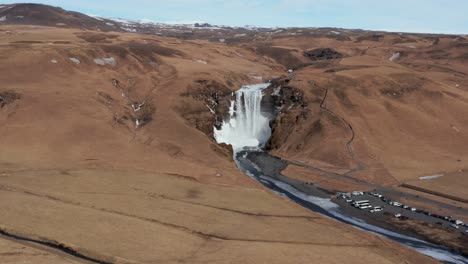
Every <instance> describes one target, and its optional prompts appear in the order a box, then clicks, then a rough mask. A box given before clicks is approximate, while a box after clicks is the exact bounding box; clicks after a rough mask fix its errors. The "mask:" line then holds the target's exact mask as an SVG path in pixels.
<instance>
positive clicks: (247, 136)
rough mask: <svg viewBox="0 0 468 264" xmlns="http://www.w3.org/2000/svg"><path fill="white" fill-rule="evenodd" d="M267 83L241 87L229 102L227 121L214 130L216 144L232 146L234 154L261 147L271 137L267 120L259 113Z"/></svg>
mask: <svg viewBox="0 0 468 264" xmlns="http://www.w3.org/2000/svg"><path fill="white" fill-rule="evenodd" d="M268 86H270V84H269V83H262V84H255V85H247V86H243V87H242V88H241V89H239V90H238V91H237V92H236V98H235V101H231V107H230V109H229V114H230V117H229V120H228V121H224V122H223V125H222V127H221V129H220V130H217V129H216V128H215V129H214V136H215V139H216V141H217V142H218V143H225V144H229V145H232V148H233V149H234V152H238V151H240V150H242V149H243V148H244V147H263V146H264V145H265V143H266V142H267V141H268V139H269V138H270V136H271V129H270V126H269V120H268V118H267V117H265V116H264V115H263V114H262V112H261V102H262V97H263V92H262V90H263V89H265V88H267V87H268Z"/></svg>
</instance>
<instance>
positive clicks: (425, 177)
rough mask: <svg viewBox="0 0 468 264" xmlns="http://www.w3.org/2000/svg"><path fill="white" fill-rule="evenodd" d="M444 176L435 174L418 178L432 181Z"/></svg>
mask: <svg viewBox="0 0 468 264" xmlns="http://www.w3.org/2000/svg"><path fill="white" fill-rule="evenodd" d="M442 176H444V175H443V174H435V175H429V176H423V177H419V179H420V180H433V179H437V178H440V177H442Z"/></svg>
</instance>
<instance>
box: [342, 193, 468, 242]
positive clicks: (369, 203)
mask: <svg viewBox="0 0 468 264" xmlns="http://www.w3.org/2000/svg"><path fill="white" fill-rule="evenodd" d="M338 198H339V199H341V200H343V201H344V202H345V203H347V204H348V205H349V206H351V207H354V208H355V210H360V211H362V213H365V214H368V215H369V216H372V215H382V214H386V215H389V216H390V217H395V218H398V219H400V220H402V221H404V220H407V219H412V220H417V221H422V222H426V223H431V224H434V225H440V226H441V227H445V228H449V229H452V230H456V231H459V232H461V233H463V234H468V224H466V223H463V222H461V221H459V220H457V219H453V218H452V217H450V216H442V215H437V214H434V213H432V212H427V211H424V210H420V209H418V208H415V207H411V206H408V205H405V204H402V203H400V202H398V201H393V200H391V199H389V198H387V197H385V196H383V195H382V194H380V193H377V192H352V193H345V194H338Z"/></svg>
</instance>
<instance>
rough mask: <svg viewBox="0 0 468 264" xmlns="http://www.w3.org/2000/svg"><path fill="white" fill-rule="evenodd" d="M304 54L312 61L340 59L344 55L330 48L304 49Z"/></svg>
mask: <svg viewBox="0 0 468 264" xmlns="http://www.w3.org/2000/svg"><path fill="white" fill-rule="evenodd" d="M304 56H305V57H307V58H309V59H310V60H312V61H320V60H332V59H341V58H343V57H344V56H343V54H341V53H339V52H337V51H335V50H333V49H330V48H323V49H314V50H309V51H305V52H304Z"/></svg>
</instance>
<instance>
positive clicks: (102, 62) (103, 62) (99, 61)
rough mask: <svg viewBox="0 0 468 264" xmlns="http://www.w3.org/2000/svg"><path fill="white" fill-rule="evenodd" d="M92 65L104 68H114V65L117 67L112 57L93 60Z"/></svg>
mask: <svg viewBox="0 0 468 264" xmlns="http://www.w3.org/2000/svg"><path fill="white" fill-rule="evenodd" d="M94 63H96V64H97V65H101V66H104V65H110V66H115V65H117V61H116V60H115V59H114V58H113V57H110V58H97V59H94Z"/></svg>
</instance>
